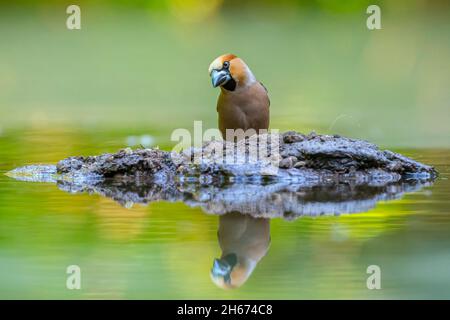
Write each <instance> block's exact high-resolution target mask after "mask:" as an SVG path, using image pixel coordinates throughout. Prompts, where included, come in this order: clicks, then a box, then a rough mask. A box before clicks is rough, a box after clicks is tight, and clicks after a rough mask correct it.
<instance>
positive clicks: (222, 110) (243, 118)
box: [209, 54, 270, 140]
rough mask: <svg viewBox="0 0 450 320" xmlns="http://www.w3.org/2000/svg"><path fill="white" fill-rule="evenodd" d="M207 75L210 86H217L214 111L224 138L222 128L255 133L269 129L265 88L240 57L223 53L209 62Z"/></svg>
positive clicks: (267, 100)
mask: <svg viewBox="0 0 450 320" xmlns="http://www.w3.org/2000/svg"><path fill="white" fill-rule="evenodd" d="M209 75H210V76H211V81H212V85H213V87H218V86H220V89H221V90H220V91H221V92H220V95H219V99H218V100H217V112H218V113H219V129H220V132H221V133H222V137H223V138H224V139H226V129H233V130H236V129H242V130H244V131H246V130H248V129H254V130H255V131H256V133H258V132H259V130H261V129H266V130H267V129H268V128H269V105H270V100H269V96H268V95H267V90H266V88H265V87H264V86H263V85H262V83H261V82H259V81H258V80H256V78H255V76H254V75H253V73H252V72H251V71H250V69H249V67H248V66H247V65H246V64H245V62H244V61H243V60H242V59H240V58H238V57H236V56H235V55H233V54H224V55H222V56H220V57H218V58H216V59H215V60H214V61H213V62H212V63H211V65H210V66H209ZM228 140H229V139H228Z"/></svg>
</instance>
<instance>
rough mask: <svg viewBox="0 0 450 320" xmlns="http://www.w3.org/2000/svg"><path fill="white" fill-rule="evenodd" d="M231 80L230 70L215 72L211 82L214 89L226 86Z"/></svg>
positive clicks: (212, 74) (212, 73)
mask: <svg viewBox="0 0 450 320" xmlns="http://www.w3.org/2000/svg"><path fill="white" fill-rule="evenodd" d="M230 79H231V75H230V72H229V71H228V70H213V71H212V72H211V82H212V85H213V87H214V88H215V87H218V86H221V85H224V84H225V83H227V82H228V81H229V80H230Z"/></svg>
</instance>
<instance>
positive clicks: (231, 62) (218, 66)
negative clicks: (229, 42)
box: [208, 54, 255, 91]
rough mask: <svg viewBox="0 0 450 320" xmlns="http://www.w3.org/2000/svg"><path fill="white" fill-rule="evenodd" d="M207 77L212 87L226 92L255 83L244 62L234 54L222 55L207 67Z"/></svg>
mask: <svg viewBox="0 0 450 320" xmlns="http://www.w3.org/2000/svg"><path fill="white" fill-rule="evenodd" d="M208 71H209V75H210V76H211V82H212V85H213V87H219V86H220V87H221V88H223V89H225V90H228V91H234V90H236V88H240V87H245V86H247V85H249V84H251V83H253V82H254V81H255V77H254V76H253V73H252V72H251V71H250V69H249V67H248V66H247V65H246V64H245V62H244V61H243V60H242V59H240V58H238V57H237V56H235V55H234V54H224V55H221V56H220V57H218V58H216V59H215V60H214V61H213V62H212V63H211V64H210V65H209V70H208Z"/></svg>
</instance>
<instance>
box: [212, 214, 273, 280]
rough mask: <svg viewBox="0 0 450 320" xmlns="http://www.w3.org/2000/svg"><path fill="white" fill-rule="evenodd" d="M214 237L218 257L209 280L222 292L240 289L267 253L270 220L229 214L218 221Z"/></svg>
mask: <svg viewBox="0 0 450 320" xmlns="http://www.w3.org/2000/svg"><path fill="white" fill-rule="evenodd" d="M217 235H218V238H219V245H220V248H221V249H222V256H221V258H220V259H214V263H213V267H212V270H211V279H212V280H213V282H214V283H215V284H216V285H217V286H219V287H221V288H224V289H230V288H237V287H240V286H241V285H242V284H244V282H245V281H247V279H248V277H249V276H250V275H251V273H252V272H253V269H254V268H255V267H256V265H257V264H258V262H259V260H261V259H262V257H264V256H265V255H266V253H267V250H268V249H269V245H270V219H263V218H252V217H251V216H249V215H243V214H240V213H229V214H226V215H223V216H221V217H220V218H219V231H218V233H217Z"/></svg>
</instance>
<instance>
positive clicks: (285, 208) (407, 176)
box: [8, 132, 437, 219]
mask: <svg viewBox="0 0 450 320" xmlns="http://www.w3.org/2000/svg"><path fill="white" fill-rule="evenodd" d="M275 138H276V139H278V140H277V143H278V146H279V151H280V152H279V159H278V161H277V162H276V164H277V168H276V169H277V170H268V168H267V166H268V165H269V166H273V163H269V164H268V162H266V161H264V160H262V161H246V162H243V163H239V164H236V163H234V162H233V163H227V162H217V161H216V160H217V159H215V157H216V154H214V153H211V150H212V149H214V148H211V146H212V144H214V147H216V150H217V147H219V148H222V147H223V146H224V143H223V142H212V143H208V144H206V145H204V146H203V148H199V149H189V150H186V151H184V152H182V153H169V152H167V151H162V150H157V149H140V150H131V149H125V150H121V151H119V152H117V153H114V154H103V155H99V156H89V157H81V156H78V157H70V158H67V159H64V160H61V161H60V162H59V163H58V164H57V165H56V166H54V165H44V166H27V167H21V168H17V169H15V170H12V171H10V172H9V173H8V175H9V176H11V177H13V178H15V179H18V180H23V181H34V182H52V183H56V184H57V186H58V188H59V189H61V190H64V191H67V192H70V193H80V192H87V193H90V194H98V195H101V196H103V197H107V198H111V199H113V200H115V201H117V202H118V203H120V204H121V205H123V206H126V207H130V206H132V205H134V204H136V203H138V204H147V203H150V202H153V201H160V200H164V201H170V202H178V201H180V202H184V203H185V204H187V205H189V206H193V207H201V208H202V209H203V210H204V211H205V212H208V213H212V214H226V213H229V212H240V213H243V214H249V215H252V216H254V217H267V218H275V217H283V218H285V219H295V218H297V217H301V216H305V215H307V216H316V215H323V214H332V215H335V214H341V213H356V212H364V211H367V210H369V209H371V208H373V207H374V206H375V205H376V203H377V202H378V201H381V200H383V201H387V200H392V199H398V198H400V197H402V196H403V194H405V193H407V192H413V191H417V190H420V189H421V188H423V187H425V186H429V185H431V184H432V182H433V180H434V179H435V177H436V176H437V172H436V171H435V170H434V169H433V168H432V167H430V166H427V165H424V164H421V163H419V162H416V161H414V160H412V159H409V158H407V157H404V156H402V155H400V154H396V153H393V152H391V151H386V150H384V151H383V150H379V149H378V148H377V147H376V146H375V145H373V144H370V143H368V142H365V141H360V140H353V139H348V138H344V137H339V136H319V135H315V134H310V135H306V136H305V135H302V134H298V133H294V132H287V133H284V134H282V135H280V136H276V137H275ZM243 143H244V142H243ZM247 144H248V143H247ZM274 145H275V144H272V147H273V146H274ZM244 150H246V151H247V149H244ZM199 154H200V155H201V156H203V158H202V159H201V161H199V162H195V161H194V160H193V159H194V158H195V157H196V156H197V155H199ZM274 154H275V153H274ZM246 155H247V156H248V154H247V153H246V152H244V153H243V154H242V155H236V156H235V157H239V156H242V157H244V158H245V159H247V158H246ZM270 156H272V155H270ZM245 159H243V160H245ZM235 160H236V158H235ZM247 160H248V159H247ZM272 169H273V168H272Z"/></svg>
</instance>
